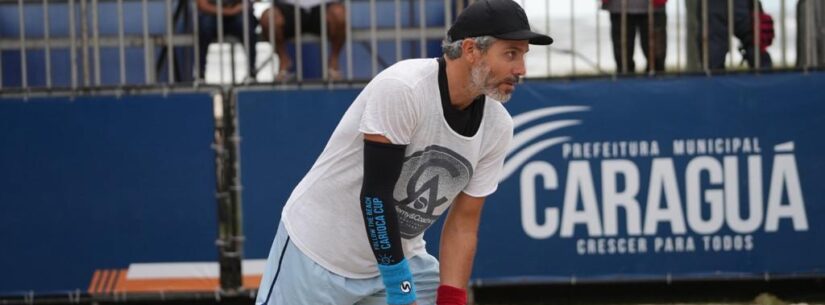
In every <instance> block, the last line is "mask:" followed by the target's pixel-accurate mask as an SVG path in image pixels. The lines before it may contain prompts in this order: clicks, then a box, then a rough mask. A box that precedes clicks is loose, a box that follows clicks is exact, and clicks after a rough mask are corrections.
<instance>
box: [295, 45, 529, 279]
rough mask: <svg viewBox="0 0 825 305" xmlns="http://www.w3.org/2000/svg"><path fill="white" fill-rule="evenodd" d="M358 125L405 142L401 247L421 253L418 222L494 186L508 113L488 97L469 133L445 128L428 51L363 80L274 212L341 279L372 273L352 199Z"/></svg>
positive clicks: (506, 140) (359, 159) (508, 133)
mask: <svg viewBox="0 0 825 305" xmlns="http://www.w3.org/2000/svg"><path fill="white" fill-rule="evenodd" d="M364 133H367V134H381V135H384V136H385V137H387V138H388V139H389V140H390V141H391V142H392V143H393V144H404V145H407V148H406V152H405V160H404V165H403V167H402V171H401V175H400V178H399V179H398V182H397V183H396V186H395V190H394V197H395V200H397V201H398V202H399V204H398V205H397V206H396V211H398V218H399V228H400V231H401V237H402V238H401V243H402V246H403V249H404V255H405V256H406V257H407V258H410V257H413V256H415V255H419V254H424V253H426V249H425V241H424V239H423V232H424V230H425V229H427V227H429V226H430V225H431V224H432V223H434V222H435V221H436V219H437V218H438V217H439V216H440V215H441V214H442V213H444V212H445V211H446V210H447V208H448V207H449V206H450V205H451V204H452V202H453V199H455V197H456V196H457V195H458V194H459V192H464V193H466V194H468V195H470V196H474V197H485V196H487V195H489V194H491V193H493V192H494V191H495V190H496V188H497V187H498V178H499V174H500V172H501V168H502V165H503V163H504V156H505V153H506V152H507V148H508V146H509V144H510V140H511V139H512V136H513V121H512V118H511V117H510V114H509V113H508V112H507V110H506V109H505V108H504V106H502V105H501V103H500V102H498V101H495V100H493V99H490V98H489V97H488V98H487V100H486V101H485V103H484V114H483V116H482V121H481V126H479V129H478V131H477V132H476V134H475V135H474V136H472V137H466V136H462V135H460V134H458V133H456V132H455V131H453V130H452V129H451V128H450V126H449V125H448V123H447V121H446V120H445V119H444V114H443V110H442V105H441V96H440V92H439V87H438V62H437V61H436V60H435V59H411V60H405V61H401V62H399V63H397V64H395V65H393V66H391V67H389V68H387V69H386V70H384V71H383V72H381V73H380V74H378V75H377V76H376V77H375V78H374V79H373V80H372V81H371V82H370V83H369V84H367V86H366V87H365V88H364V90H363V91H362V92H361V93H360V94H359V95H358V97H357V98H356V99H355V101H354V102H353V103H352V105H351V106H350V107H349V109H348V110H347V112H346V113H345V114H344V116H343V118H342V119H341V122H340V123H339V124H338V127H336V129H335V131H334V132H333V133H332V137H331V138H330V139H329V142H328V143H327V146H326V148H324V151H323V152H322V153H321V156H320V157H318V160H316V162H315V164H314V165H313V166H312V169H310V170H309V172H308V173H307V175H306V176H305V177H304V178H303V180H301V182H300V183H299V184H298V186H297V187H296V188H295V190H293V192H292V195H290V197H289V200H288V201H287V203H286V206H285V207H284V210H283V214H282V216H281V219H282V221H283V222H284V226H285V227H286V229H287V232H288V233H289V236H290V238H291V239H292V241H293V242H294V244H295V245H296V246H297V247H298V249H300V250H301V251H302V252H303V253H304V254H306V255H307V256H309V257H310V258H312V259H313V260H314V261H315V262H317V263H318V264H319V265H321V266H323V267H325V268H326V269H328V270H330V271H332V272H334V273H336V274H339V275H342V276H345V277H348V278H368V277H374V276H377V275H378V269H377V267H376V261H375V256H374V255H373V252H372V248H371V247H370V243H369V240H368V238H367V233H366V229H365V226H364V219H363V216H362V213H361V207H360V199H359V196H360V192H361V182H362V179H363V171H364V169H363V158H364V154H363V148H364V137H363V134H364Z"/></svg>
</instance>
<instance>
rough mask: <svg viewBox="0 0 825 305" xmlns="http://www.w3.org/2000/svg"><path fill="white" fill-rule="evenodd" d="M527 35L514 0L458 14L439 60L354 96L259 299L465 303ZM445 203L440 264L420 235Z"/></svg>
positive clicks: (400, 68)
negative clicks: (506, 107)
mask: <svg viewBox="0 0 825 305" xmlns="http://www.w3.org/2000/svg"><path fill="white" fill-rule="evenodd" d="M552 42H553V40H552V39H551V38H550V37H549V36H546V35H542V34H537V33H534V32H531V31H530V26H529V24H528V21H527V16H526V15H525V13H524V10H522V9H521V7H520V6H519V5H518V4H516V3H515V2H513V1H512V0H480V1H476V2H475V3H474V4H472V5H470V6H469V7H467V8H466V9H465V10H464V11H463V12H462V13H461V14H460V15H459V16H458V18H457V19H456V22H455V24H453V26H452V27H451V28H450V30H449V32H448V38H447V41H446V42H445V44H444V56H443V57H442V58H439V59H411V60H405V61H402V62H399V63H397V64H395V65H393V66H391V67H389V68H387V69H386V70H385V71H383V72H381V73H380V74H379V75H377V76H376V77H375V78H374V79H373V80H372V81H371V82H370V83H369V84H367V86H366V87H365V88H364V90H363V91H362V92H361V94H360V95H359V96H358V97H357V98H356V99H355V102H354V103H353V104H352V105H351V106H350V108H349V109H348V110H347V112H346V113H345V114H344V117H343V118H342V119H341V122H340V123H339V125H338V127H337V128H336V129H335V131H334V132H333V134H332V137H331V138H330V140H329V143H328V144H327V146H326V148H325V149H324V151H323V152H322V153H321V156H320V157H319V158H318V160H317V161H316V162H315V164H314V165H313V167H312V169H311V170H310V171H309V173H308V174H307V175H306V176H305V177H304V179H303V180H302V181H301V182H300V183H299V184H298V186H297V187H296V188H295V190H294V191H293V192H292V195H291V196H290V198H289V200H288V201H287V204H286V206H285V207H284V210H283V213H282V216H281V225H280V227H279V228H278V233H277V235H276V237H275V241H274V242H273V245H272V249H271V252H270V255H269V259H268V262H267V268H266V269H265V271H264V276H263V278H262V279H261V286H260V289H259V291H258V298H257V303H258V304H279V305H283V304H336V305H338V304H347V305H349V304H359V305H360V304H419V305H427V304H439V305H455V304H465V303H466V291H465V290H464V287H466V286H467V282H468V280H469V278H470V274H471V269H472V262H473V257H474V255H475V249H476V238H477V237H476V235H477V231H478V225H479V218H480V215H481V207H482V204H483V203H484V198H485V196H487V195H489V194H491V193H493V192H494V191H495V190H496V187H497V185H498V178H499V174H500V171H501V168H502V164H503V161H504V156H505V154H506V152H507V149H508V146H509V144H510V139H511V138H512V134H513V122H512V119H511V118H510V115H509V114H508V113H507V110H505V109H504V107H503V106H502V103H504V102H506V101H507V100H508V99H509V98H510V95H511V94H512V92H513V90H514V89H515V84H516V83H517V82H518V79H519V77H521V76H523V75H524V73H525V66H524V56H525V53H526V52H527V51H528V48H529V44H539V45H549V44H550V43H552ZM448 207H450V209H449V212H448V215H447V219H446V221H445V223H444V228H443V231H442V237H441V252H440V260H441V262H440V265H439V262H438V261H437V260H436V259H435V258H434V257H433V256H431V255H430V254H428V253H427V251H426V249H425V247H424V244H425V242H424V240H423V233H424V231H425V230H426V229H427V227H429V226H430V225H431V224H432V223H434V222H435V221H436V220H437V219H438V217H439V216H440V215H441V214H442V213H444V212H445V211H446V210H447V208H448Z"/></svg>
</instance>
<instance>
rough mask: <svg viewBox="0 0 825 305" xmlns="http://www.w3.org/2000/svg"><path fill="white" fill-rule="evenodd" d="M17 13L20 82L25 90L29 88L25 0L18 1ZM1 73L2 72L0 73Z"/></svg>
mask: <svg viewBox="0 0 825 305" xmlns="http://www.w3.org/2000/svg"><path fill="white" fill-rule="evenodd" d="M17 12H18V14H20V18H19V19H18V20H19V22H20V25H19V26H20V80H21V81H22V82H23V89H26V88H28V87H29V79H28V75H27V73H28V71H26V70H28V65H27V63H26V19H25V17H26V14H25V12H24V9H23V0H17ZM0 73H1V72H0Z"/></svg>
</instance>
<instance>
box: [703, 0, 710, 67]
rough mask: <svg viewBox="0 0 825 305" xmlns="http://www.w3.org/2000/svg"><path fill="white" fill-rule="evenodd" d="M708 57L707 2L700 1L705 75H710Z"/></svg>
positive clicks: (705, 0)
mask: <svg viewBox="0 0 825 305" xmlns="http://www.w3.org/2000/svg"><path fill="white" fill-rule="evenodd" d="M708 55H709V52H708V0H702V67H703V68H704V70H705V73H706V74H710V59H709V58H708Z"/></svg>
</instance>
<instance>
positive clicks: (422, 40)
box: [418, 0, 427, 57]
mask: <svg viewBox="0 0 825 305" xmlns="http://www.w3.org/2000/svg"><path fill="white" fill-rule="evenodd" d="M424 1H425V0H418V35H419V37H418V47H419V53H420V56H419V57H427V37H426V30H427V6H426V5H425V3H424Z"/></svg>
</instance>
